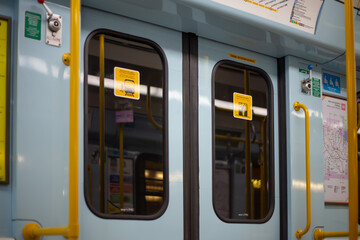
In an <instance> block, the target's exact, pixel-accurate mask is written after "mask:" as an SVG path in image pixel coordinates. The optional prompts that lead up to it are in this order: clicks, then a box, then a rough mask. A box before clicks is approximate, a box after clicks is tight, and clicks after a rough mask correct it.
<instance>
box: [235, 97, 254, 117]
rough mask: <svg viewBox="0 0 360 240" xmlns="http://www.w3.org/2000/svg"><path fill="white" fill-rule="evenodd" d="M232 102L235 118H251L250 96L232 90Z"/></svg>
mask: <svg viewBox="0 0 360 240" xmlns="http://www.w3.org/2000/svg"><path fill="white" fill-rule="evenodd" d="M233 102H234V109H233V114H234V117H235V118H241V119H245V120H252V96H250V95H245V94H241V93H237V92H234V96H233Z"/></svg>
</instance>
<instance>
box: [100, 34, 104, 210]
mask: <svg viewBox="0 0 360 240" xmlns="http://www.w3.org/2000/svg"><path fill="white" fill-rule="evenodd" d="M104 41H105V36H104V34H100V36H99V72H100V79H99V80H100V84H99V148H100V155H99V157H100V159H99V165H100V166H99V171H100V212H102V213H104V212H105V177H104V174H105V50H104V49H105V44H104Z"/></svg>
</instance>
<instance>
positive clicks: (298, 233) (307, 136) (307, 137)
mask: <svg viewBox="0 0 360 240" xmlns="http://www.w3.org/2000/svg"><path fill="white" fill-rule="evenodd" d="M300 108H302V109H303V110H304V113H305V151H306V227H305V229H304V230H301V229H298V230H297V231H296V237H297V238H298V239H300V238H301V237H302V236H303V235H305V234H306V233H307V232H308V231H309V229H310V225H311V195H310V131H309V110H308V109H307V107H306V106H305V105H303V104H301V103H299V102H295V103H294V109H295V110H296V111H300Z"/></svg>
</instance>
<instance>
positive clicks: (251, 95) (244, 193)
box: [213, 61, 274, 222]
mask: <svg viewBox="0 0 360 240" xmlns="http://www.w3.org/2000/svg"><path fill="white" fill-rule="evenodd" d="M213 89H214V90H213V129H214V130H213V131H214V132H213V146H214V154H213V158H214V159H213V205H214V209H215V212H216V214H217V215H218V217H219V218H220V219H222V220H223V221H226V222H249V221H265V220H267V219H269V217H270V215H271V212H272V208H273V207H272V206H273V204H274V200H273V181H272V179H273V112H272V106H271V104H272V94H273V93H272V85H271V82H270V78H269V77H268V75H267V74H266V73H265V72H264V71H262V70H261V69H258V68H254V67H250V66H247V65H243V64H240V63H235V62H230V61H222V62H219V63H218V64H217V65H216V66H215V68H214V71H213Z"/></svg>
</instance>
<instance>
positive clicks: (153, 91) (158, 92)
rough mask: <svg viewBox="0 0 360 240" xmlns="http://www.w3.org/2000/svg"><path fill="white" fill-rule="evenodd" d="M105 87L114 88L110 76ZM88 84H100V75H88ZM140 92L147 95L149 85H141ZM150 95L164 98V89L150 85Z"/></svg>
mask: <svg viewBox="0 0 360 240" xmlns="http://www.w3.org/2000/svg"><path fill="white" fill-rule="evenodd" d="M104 80H105V83H104V87H105V88H108V89H114V80H113V79H110V78H105V79H104ZM88 84H89V85H92V86H97V87H98V86H99V85H100V80H99V77H98V76H94V75H88ZM140 94H141V95H146V94H147V85H140ZM150 95H151V96H152V97H158V98H162V95H163V89H162V88H158V87H150Z"/></svg>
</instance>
